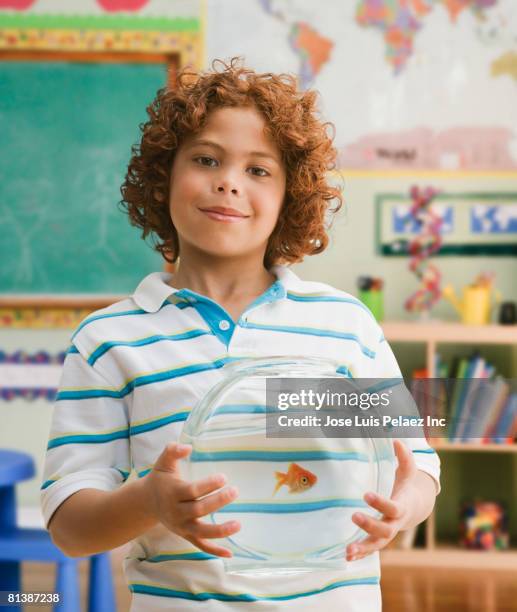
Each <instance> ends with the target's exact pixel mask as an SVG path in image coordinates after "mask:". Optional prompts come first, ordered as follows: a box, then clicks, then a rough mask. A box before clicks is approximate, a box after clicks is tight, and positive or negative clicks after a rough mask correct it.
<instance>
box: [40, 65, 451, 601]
mask: <svg viewBox="0 0 517 612" xmlns="http://www.w3.org/2000/svg"><path fill="white" fill-rule="evenodd" d="M315 104H316V95H315V93H314V92H311V91H309V92H305V93H303V92H298V91H297V90H296V84H295V81H294V79H292V78H291V77H288V76H286V75H273V74H256V73H254V72H253V71H251V70H247V69H244V68H241V67H239V65H238V64H237V63H236V62H235V61H233V60H232V62H231V63H230V65H224V64H223V66H222V70H217V68H216V67H214V69H213V71H212V72H209V73H205V74H201V75H192V74H188V73H184V74H183V75H181V76H180V78H179V80H178V85H177V87H176V88H175V89H174V90H166V89H164V90H160V91H159V92H158V95H157V97H156V99H155V100H154V102H153V103H152V104H151V106H150V107H149V108H148V114H149V121H148V122H147V123H146V124H145V125H144V126H143V135H142V141H141V144H140V147H139V148H138V149H136V148H135V149H134V151H133V157H132V159H131V161H130V164H129V168H128V173H127V176H126V180H125V182H124V184H123V187H122V195H123V198H124V200H123V202H124V205H125V207H126V209H127V212H128V214H129V217H130V220H131V222H132V223H133V224H134V225H138V226H139V227H141V228H142V235H143V237H145V236H147V235H148V234H149V233H153V235H154V236H157V237H158V238H159V239H160V241H158V242H157V243H156V245H155V246H156V249H157V250H158V251H159V252H161V253H162V254H163V255H164V257H165V258H166V259H167V260H168V261H170V262H176V263H177V262H178V260H179V265H178V266H177V269H176V272H175V273H174V274H173V275H171V274H167V273H153V274H151V275H149V276H147V277H146V278H145V279H144V280H143V281H142V282H141V283H140V285H139V286H138V288H137V289H136V291H135V293H134V295H133V296H132V297H130V298H128V299H125V300H123V301H121V302H118V303H116V304H113V305H111V306H109V307H107V308H105V309H102V310H100V311H97V312H95V313H93V314H92V315H90V316H89V317H88V318H87V319H86V320H85V321H83V322H82V323H81V325H80V326H79V328H78V329H77V330H76V332H75V333H74V335H73V336H72V347H71V350H70V351H69V353H68V355H67V358H66V361H65V366H64V371H63V377H62V381H61V385H60V390H59V393H58V397H57V402H56V406H55V412H54V418H53V424H52V430H51V435H50V441H49V446H48V453H47V460H46V467H45V482H44V484H43V487H42V489H43V490H42V508H43V512H44V516H45V520H46V523H47V525H48V529H49V530H50V533H51V535H52V538H53V539H54V541H55V543H56V544H57V545H58V546H59V547H60V548H61V549H62V550H63V551H64V552H66V553H67V554H69V555H72V556H81V555H86V554H92V553H95V552H99V551H104V550H109V549H112V548H114V547H117V546H120V545H122V544H124V543H126V542H129V541H130V540H133V545H132V548H131V551H130V554H129V556H128V557H127V558H126V560H125V564H124V569H125V574H126V577H127V580H128V583H129V588H130V590H131V591H132V593H133V600H132V608H131V610H133V611H145V612H151V611H154V610H165V609H175V610H182V611H183V610H187V611H188V610H203V611H204V610H213V611H228V610H239V611H240V610H243V611H244V610H282V611H284V610H296V611H299V610H316V609H318V607H321V609H324V610H329V611H330V610H340V611H341V610H346V611H355V610H358V611H359V610H360V611H361V612H365V611H370V610H371V611H374V610H379V609H380V607H381V604H380V589H379V559H378V554H377V552H376V551H377V550H379V549H381V548H382V547H384V546H385V545H386V544H387V543H388V542H389V541H390V540H391V539H392V538H393V537H394V536H395V534H396V533H397V532H398V531H399V530H400V529H407V528H409V527H411V526H413V525H416V524H417V523H419V522H420V521H422V520H424V519H425V518H426V517H427V516H428V515H429V513H430V512H431V510H432V507H433V505H434V499H435V495H436V493H437V491H438V490H439V462H438V459H437V457H436V454H435V453H434V452H433V451H432V450H431V449H429V447H428V446H427V444H426V443H425V441H411V448H412V450H414V451H419V452H418V453H412V452H411V451H410V450H409V449H408V447H407V446H406V445H405V444H402V443H400V442H397V443H396V444H395V449H396V453H397V457H398V461H399V467H398V471H397V476H396V482H395V487H394V490H393V493H392V496H391V499H384V498H379V497H377V496H367V497H366V498H365V499H366V501H367V502H368V503H369V504H370V505H371V506H373V507H374V508H376V509H378V510H379V511H380V512H381V513H382V515H383V516H382V518H381V519H379V520H375V519H373V518H370V517H366V516H365V515H364V514H362V513H360V512H358V513H355V514H354V517H353V520H354V521H355V522H356V523H357V524H358V525H359V526H360V527H362V528H363V529H364V530H365V531H366V532H367V534H368V536H367V538H366V539H365V540H363V541H362V542H360V543H354V544H352V545H350V546H349V547H348V550H347V557H348V560H349V561H350V563H349V564H348V565H347V568H346V570H343V571H323V572H314V573H310V574H295V575H289V576H282V577H271V576H269V577H266V576H258V575H257V576H249V575H248V576H236V575H231V574H226V573H225V571H224V568H223V563H222V560H221V558H220V557H225V556H229V555H230V554H231V553H230V552H229V551H228V550H227V549H226V548H225V547H224V546H223V545H222V544H221V543H220V542H218V541H217V538H222V537H226V536H229V535H232V534H234V533H236V532H237V531H238V530H239V529H240V525H239V524H238V523H237V522H236V521H228V522H226V523H224V524H220V525H213V524H208V522H206V520H203V517H206V515H208V514H210V513H212V512H214V511H215V510H217V509H218V508H221V507H222V506H224V505H225V504H227V503H229V502H231V501H233V500H234V499H236V497H237V496H238V491H236V490H235V489H234V488H233V487H231V486H226V487H225V486H224V485H225V483H226V482H225V477H224V475H223V474H220V475H216V476H213V477H210V478H206V479H204V480H201V481H197V482H187V481H185V480H184V479H183V478H182V476H181V474H180V472H179V469H178V460H179V459H181V458H184V457H186V456H188V454H189V452H190V447H188V446H180V445H179V444H177V443H176V441H177V440H178V437H179V434H180V432H181V428H182V423H183V421H184V420H185V419H186V418H187V416H188V413H189V411H190V410H191V409H192V408H193V407H194V406H195V405H196V403H197V402H198V401H199V400H200V399H201V398H202V397H203V396H204V394H205V393H206V392H207V391H208V390H209V389H210V388H211V387H212V386H213V385H214V384H215V383H216V382H217V381H218V380H220V377H221V367H222V366H223V365H224V364H225V363H227V362H228V361H231V360H233V359H236V358H245V357H249V356H265V355H281V354H285V355H293V354H294V355H306V356H322V357H328V358H334V359H336V360H337V361H338V362H339V363H342V364H343V365H344V366H345V367H346V368H347V369H348V371H349V372H350V375H351V376H355V377H369V378H376V377H379V378H380V377H393V376H395V377H396V376H400V371H399V369H398V366H397V363H396V361H395V359H394V357H393V354H392V352H391V350H390V348H389V346H388V344H387V343H386V342H385V341H384V339H383V336H382V332H381V329H380V327H379V326H378V325H377V324H376V323H375V321H374V320H373V318H372V317H371V314H370V313H369V311H367V309H366V308H365V307H364V306H362V304H361V303H360V302H359V301H358V300H357V299H355V298H353V297H352V296H350V295H348V294H346V293H344V292H342V291H338V290H336V289H334V288H332V287H330V286H328V285H324V284H322V283H313V282H304V281H301V280H300V279H299V278H298V277H297V276H296V275H295V274H294V273H293V272H291V271H290V270H289V269H288V268H287V267H286V266H285V264H286V263H291V262H296V261H300V260H301V259H302V258H303V256H304V255H307V254H314V253H318V252H321V251H322V250H323V249H324V248H325V247H326V245H327V242H328V238H327V234H326V228H325V223H324V221H325V214H326V213H327V211H328V208H329V203H330V202H332V201H333V200H334V201H336V202H337V206H336V207H335V209H334V210H336V209H337V208H338V207H339V205H340V203H341V197H340V194H339V191H338V190H337V189H335V188H333V187H331V186H330V185H328V183H327V178H326V177H327V171H328V170H329V169H331V168H332V165H333V162H334V159H335V150H334V148H333V147H332V141H331V138H329V136H328V135H327V132H326V127H327V126H326V124H323V123H322V122H321V121H320V120H319V119H318V118H317V115H316V110H315ZM281 264H284V265H281ZM409 443H410V441H408V444H409ZM131 470H135V472H136V473H137V474H138V476H139V478H137V479H135V480H132V481H130V482H127V483H126V482H125V480H126V479H127V477H128V474H129V472H130V471H131ZM229 484H231V483H229ZM200 497H202V499H199V498H200ZM372 553H373V554H372Z"/></svg>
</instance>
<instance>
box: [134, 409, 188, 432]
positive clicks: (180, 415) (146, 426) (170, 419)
mask: <svg viewBox="0 0 517 612" xmlns="http://www.w3.org/2000/svg"><path fill="white" fill-rule="evenodd" d="M189 414H190V412H189V411H186V412H176V413H175V414H170V415H169V416H166V417H162V418H160V419H156V420H155V421H150V422H149V423H142V424H141V425H134V426H133V425H132V426H131V427H130V428H129V435H130V436H137V435H138V434H141V433H145V432H147V431H153V429H158V428H160V427H164V426H165V425H169V424H170V423H177V422H178V421H186V420H187V418H188V415H189Z"/></svg>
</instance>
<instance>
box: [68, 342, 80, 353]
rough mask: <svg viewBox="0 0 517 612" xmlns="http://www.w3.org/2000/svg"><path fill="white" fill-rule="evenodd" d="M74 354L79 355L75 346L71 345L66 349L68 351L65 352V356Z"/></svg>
mask: <svg viewBox="0 0 517 612" xmlns="http://www.w3.org/2000/svg"><path fill="white" fill-rule="evenodd" d="M76 353H79V351H78V350H77V347H76V346H75V344H72V345H71V346H70V348H69V349H68V351H67V352H66V354H67V355H74V354H76Z"/></svg>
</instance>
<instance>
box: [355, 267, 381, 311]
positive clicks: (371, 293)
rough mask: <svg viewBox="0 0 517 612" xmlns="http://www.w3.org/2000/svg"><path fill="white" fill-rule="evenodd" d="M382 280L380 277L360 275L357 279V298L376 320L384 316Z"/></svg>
mask: <svg viewBox="0 0 517 612" xmlns="http://www.w3.org/2000/svg"><path fill="white" fill-rule="evenodd" d="M383 286H384V281H383V280H382V278H374V277H373V276H360V277H359V278H358V279H357V287H358V289H359V299H360V300H361V302H362V303H363V304H364V305H365V306H367V307H368V308H369V309H370V311H371V313H372V314H373V316H374V317H375V319H376V320H377V321H382V320H383V318H384V295H383V292H382V288H383Z"/></svg>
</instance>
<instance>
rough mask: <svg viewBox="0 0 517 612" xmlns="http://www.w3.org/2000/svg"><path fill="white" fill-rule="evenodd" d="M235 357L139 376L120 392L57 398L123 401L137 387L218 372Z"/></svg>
mask: <svg viewBox="0 0 517 612" xmlns="http://www.w3.org/2000/svg"><path fill="white" fill-rule="evenodd" d="M235 360H236V358H235V357H223V358H222V359H217V360H216V361H209V362H207V363H196V364H194V365H190V366H185V367H183V368H174V369H172V370H166V371H165V372H159V373H157V374H148V375H146V376H137V377H136V378H134V379H133V380H130V381H129V382H128V383H127V384H126V385H125V386H124V387H122V388H121V389H120V390H117V389H83V390H80V391H66V390H63V391H60V392H59V393H58V394H57V396H56V401H61V400H70V399H73V400H82V399H90V398H94V397H113V398H116V399H121V398H123V397H125V396H126V395H129V393H131V392H132V391H133V390H134V389H135V388H136V387H142V386H144V385H149V384H151V383H155V382H161V381H164V380H170V379H172V378H179V377H181V376H188V375H189V374H197V373H198V372H206V371H207V370H217V369H218V368H222V367H223V366H224V365H225V364H226V363H229V362H231V361H235Z"/></svg>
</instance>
